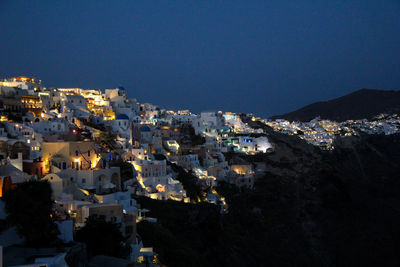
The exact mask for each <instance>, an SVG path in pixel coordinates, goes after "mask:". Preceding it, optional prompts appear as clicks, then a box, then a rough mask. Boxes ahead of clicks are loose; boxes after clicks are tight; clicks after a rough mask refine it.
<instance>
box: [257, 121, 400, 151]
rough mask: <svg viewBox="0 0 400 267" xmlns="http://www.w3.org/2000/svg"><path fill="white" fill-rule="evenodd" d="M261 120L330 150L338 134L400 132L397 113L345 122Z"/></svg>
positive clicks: (279, 129)
mask: <svg viewBox="0 0 400 267" xmlns="http://www.w3.org/2000/svg"><path fill="white" fill-rule="evenodd" d="M260 121H261V122H263V123H264V124H266V125H268V126H269V127H271V128H272V129H273V130H274V131H277V132H281V133H284V134H289V135H297V136H299V137H300V138H301V139H304V140H306V141H307V142H309V143H310V144H313V145H315V146H318V147H320V148H322V149H328V150H330V149H334V145H333V141H334V139H335V137H337V136H357V135H360V134H361V133H366V134H384V135H390V134H396V133H400V117H399V116H398V115H396V114H394V115H383V114H382V115H379V116H377V117H375V118H373V119H372V120H367V119H362V120H347V121H344V122H335V121H330V120H321V119H320V118H319V117H317V118H315V119H313V120H311V121H309V122H299V121H293V122H290V121H287V120H284V119H276V120H269V119H263V120H260Z"/></svg>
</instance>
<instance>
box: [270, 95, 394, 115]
mask: <svg viewBox="0 0 400 267" xmlns="http://www.w3.org/2000/svg"><path fill="white" fill-rule="evenodd" d="M381 113H387V114H393V113H400V91H386V90H376V89H361V90H358V91H355V92H353V93H351V94H348V95H345V96H342V97H339V98H335V99H332V100H329V101H324V102H317V103H313V104H311V105H308V106H305V107H303V108H300V109H298V110H296V111H293V112H289V113H287V114H283V115H279V116H273V117H271V119H286V120H289V121H310V120H312V119H314V118H315V117H317V116H320V117H321V119H329V120H334V121H345V120H351V119H352V120H357V119H364V118H366V119H369V118H372V117H374V116H376V115H379V114H381Z"/></svg>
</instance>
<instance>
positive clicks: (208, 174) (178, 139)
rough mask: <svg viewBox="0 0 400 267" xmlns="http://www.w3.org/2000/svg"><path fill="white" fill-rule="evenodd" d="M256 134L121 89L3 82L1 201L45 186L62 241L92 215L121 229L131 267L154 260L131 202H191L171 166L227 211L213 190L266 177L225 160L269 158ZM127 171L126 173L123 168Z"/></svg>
mask: <svg viewBox="0 0 400 267" xmlns="http://www.w3.org/2000/svg"><path fill="white" fill-rule="evenodd" d="M271 150H272V145H271V144H270V143H269V141H268V138H267V137H266V136H265V134H264V133H263V132H262V130H254V129H252V128H250V127H248V126H247V125H246V124H244V123H243V122H242V120H241V119H240V116H239V115H238V114H234V113H223V112H221V111H219V112H215V111H209V112H201V113H200V114H193V113H191V112H190V111H188V110H181V111H171V110H165V109H160V108H159V107H157V106H155V105H152V104H149V103H139V102H138V101H137V100H136V99H134V98H129V97H128V96H127V94H126V91H125V89H124V88H122V87H119V88H115V89H105V90H86V89H81V88H46V87H43V86H42V82H41V81H40V80H38V79H34V78H28V77H14V78H8V79H3V80H1V81H0V197H2V195H3V194H4V193H5V192H7V191H8V190H13V188H15V187H16V186H18V183H21V182H24V181H27V180H31V179H36V180H47V181H48V182H49V183H50V184H51V187H52V189H53V199H54V201H55V203H56V207H55V209H56V210H57V214H58V218H57V219H58V220H59V222H60V225H62V227H61V226H60V231H61V232H62V238H63V239H64V241H65V242H70V241H72V232H73V231H74V230H76V229H79V228H80V227H82V226H84V225H85V220H86V218H88V217H89V216H90V215H103V216H105V217H106V218H107V219H108V220H114V221H116V222H118V223H119V225H121V229H120V230H121V232H122V233H123V234H124V235H125V236H127V237H128V241H127V242H129V244H130V245H131V247H132V253H131V258H130V260H132V261H137V260H138V259H143V257H153V256H154V255H153V254H152V253H151V251H152V250H151V248H144V247H143V244H142V242H141V240H140V238H138V237H137V235H136V222H138V221H140V220H143V219H147V220H154V219H149V218H146V216H145V211H144V210H142V209H141V208H140V205H138V204H137V203H136V201H135V199H134V196H146V197H150V198H153V199H157V200H166V199H172V200H175V201H182V202H197V201H200V200H199V199H190V198H189V197H188V195H187V192H186V191H185V188H184V186H183V184H182V183H181V182H180V181H178V173H177V172H176V171H174V168H172V165H176V166H178V167H179V168H182V169H183V170H184V171H185V172H187V173H190V174H192V175H195V176H196V177H197V179H198V183H199V185H201V186H202V187H203V188H204V189H205V198H204V199H205V201H209V202H211V203H215V204H218V205H220V206H221V212H227V210H228V205H227V203H226V202H225V199H224V197H223V196H220V195H219V194H218V193H217V192H216V190H215V186H216V185H217V184H218V182H221V181H224V182H228V183H231V184H235V185H237V186H238V187H241V188H249V189H251V188H252V187H253V186H254V177H255V176H256V174H257V173H259V172H262V171H263V170H262V168H261V169H259V168H255V166H253V165H252V163H249V162H245V161H243V160H242V161H239V160H238V159H237V158H233V159H231V158H230V159H229V160H228V159H226V154H227V153H228V154H230V153H243V154H256V153H267V152H269V151H271ZM121 166H123V167H121Z"/></svg>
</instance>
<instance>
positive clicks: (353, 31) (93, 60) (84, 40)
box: [0, 0, 400, 117]
mask: <svg viewBox="0 0 400 267" xmlns="http://www.w3.org/2000/svg"><path fill="white" fill-rule="evenodd" d="M283 2H289V1H266V0H265V1H249V0H248V1H216V0H212V1H190V0H185V1H149V0H146V1H121V2H117V1H76V2H73V1H14V0H13V1H0V48H1V49H0V56H1V60H0V77H12V76H17V75H24V76H33V77H37V78H40V79H42V80H43V83H44V86H47V87H81V88H93V89H105V88H115V87H117V86H124V87H125V88H126V89H127V91H128V94H129V96H131V97H136V98H137V99H138V100H139V101H140V102H151V103H153V104H156V105H159V106H160V107H162V108H169V109H175V110H176V109H190V110H192V111H194V112H199V111H202V110H224V111H234V112H246V113H247V112H252V113H255V114H257V115H259V116H262V117H266V116H269V115H276V114H281V113H285V112H288V111H292V110H294V109H297V108H299V107H301V106H303V105H306V104H310V103H312V102H315V101H320V100H328V99H330V98H334V97H338V96H341V95H344V94H347V93H350V92H352V91H355V90H357V89H360V88H379V89H391V90H399V89H400V1H398V0H394V1H389V0H388V1H381V0H377V1H367V0H363V1H333V0H326V1H306V0H303V1H290V2H291V3H290V4H289V3H283Z"/></svg>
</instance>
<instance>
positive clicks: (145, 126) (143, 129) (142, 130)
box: [140, 125, 150, 132]
mask: <svg viewBox="0 0 400 267" xmlns="http://www.w3.org/2000/svg"><path fill="white" fill-rule="evenodd" d="M140 131H141V132H150V127H149V126H147V125H143V126H142V127H140Z"/></svg>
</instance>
